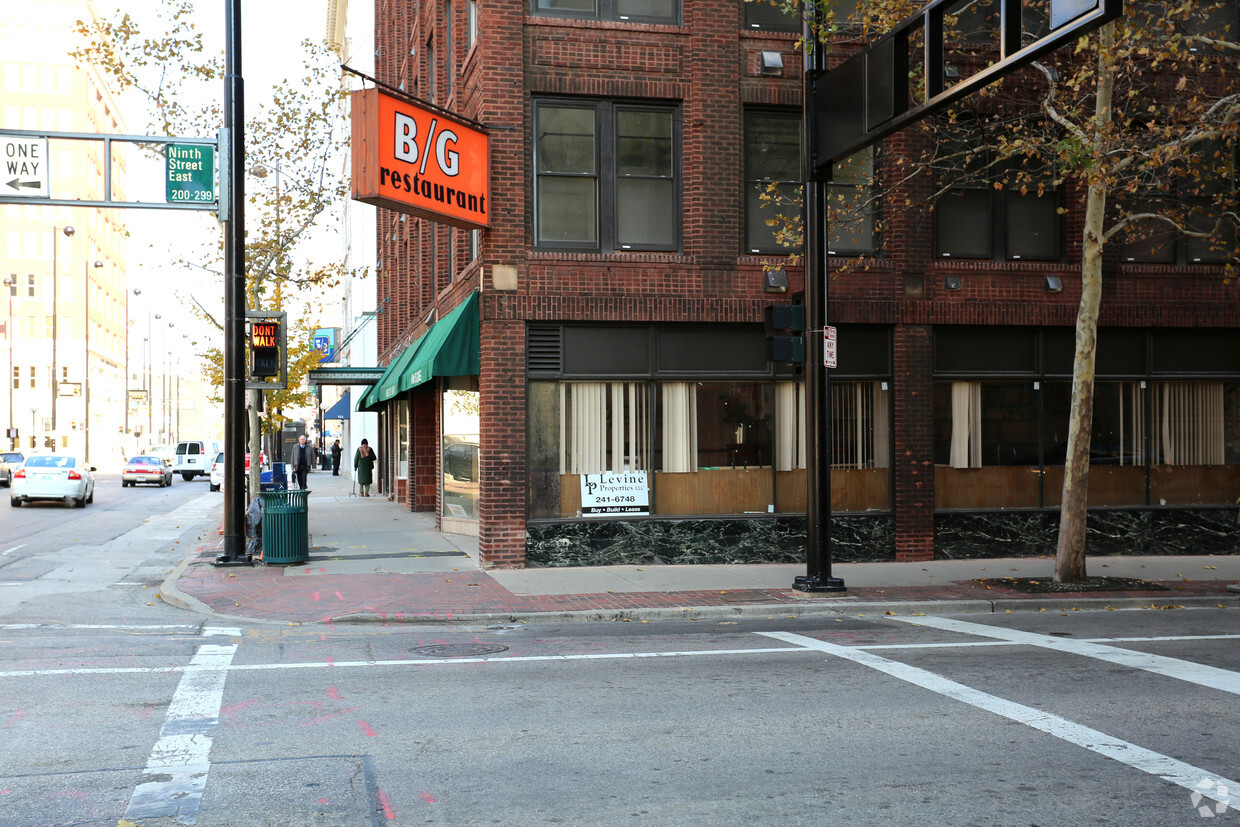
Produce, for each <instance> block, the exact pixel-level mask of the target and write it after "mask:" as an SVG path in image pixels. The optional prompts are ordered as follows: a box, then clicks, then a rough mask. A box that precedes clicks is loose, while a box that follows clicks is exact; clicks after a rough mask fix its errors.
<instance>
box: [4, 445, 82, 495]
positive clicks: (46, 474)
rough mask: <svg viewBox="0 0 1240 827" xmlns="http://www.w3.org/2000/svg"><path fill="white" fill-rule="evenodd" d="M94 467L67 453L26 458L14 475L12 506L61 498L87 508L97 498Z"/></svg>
mask: <svg viewBox="0 0 1240 827" xmlns="http://www.w3.org/2000/svg"><path fill="white" fill-rule="evenodd" d="M94 472H95V466H93V465H87V464H86V463H84V462H83V461H82V460H80V459H78V458H77V457H74V456H70V455H68V454H39V455H36V456H33V457H26V461H25V462H24V463H23V464H22V467H21V468H20V469H18V471H17V472H16V473H15V474H13V485H12V486H11V487H10V488H9V505H11V506H13V507H14V508H18V507H20V506H21V505H22V503H28V502H32V501H34V500H60V501H62V502H63V503H64V504H65V505H74V506H77V507H78V508H85V507H86V504H87V503H92V502H94V501H95V476H94Z"/></svg>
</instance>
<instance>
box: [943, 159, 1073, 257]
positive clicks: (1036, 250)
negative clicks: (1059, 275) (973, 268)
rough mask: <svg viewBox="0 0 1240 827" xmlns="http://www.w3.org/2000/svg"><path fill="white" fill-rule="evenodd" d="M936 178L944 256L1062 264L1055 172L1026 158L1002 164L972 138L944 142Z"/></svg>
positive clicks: (1060, 224) (1060, 226)
mask: <svg viewBox="0 0 1240 827" xmlns="http://www.w3.org/2000/svg"><path fill="white" fill-rule="evenodd" d="M935 166H936V171H935V176H936V179H937V182H938V187H939V188H940V189H945V190H946V192H945V194H944V195H942V196H941V197H940V198H939V200H938V201H937V202H936V203H935V206H934V209H935V216H934V223H935V243H936V247H937V250H938V254H939V255H940V256H943V257H944V258H982V259H991V258H993V259H1009V260H1013V261H1020V260H1033V261H1056V260H1059V259H1060V258H1062V256H1063V241H1062V239H1063V231H1062V229H1063V228H1062V225H1063V221H1062V218H1061V216H1060V214H1059V193H1058V192H1057V190H1056V182H1055V170H1054V167H1053V166H1051V165H1049V164H1043V163H1040V162H1038V161H1037V160H1036V159H1033V158H1027V157H1025V156H1019V157H1013V158H1009V159H1007V160H1006V161H1000V160H997V159H996V158H995V157H994V155H993V154H992V153H991V151H990V150H989V149H988V148H987V147H984V146H983V147H976V146H972V145H970V143H969V141H968V140H967V136H962V139H959V140H957V139H951V138H949V139H948V140H945V141H944V142H943V149H942V151H941V153H940V155H939V158H938V160H937V161H936V164H935Z"/></svg>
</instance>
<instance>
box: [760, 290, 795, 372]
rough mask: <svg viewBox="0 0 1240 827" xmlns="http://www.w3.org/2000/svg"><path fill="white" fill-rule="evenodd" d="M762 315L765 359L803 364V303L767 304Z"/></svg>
mask: <svg viewBox="0 0 1240 827" xmlns="http://www.w3.org/2000/svg"><path fill="white" fill-rule="evenodd" d="M762 315H763V322H764V323H765V326H766V358H767V361H769V362H787V363H789V364H793V365H803V364H805V335H804V334H805V305H803V304H768V305H767V306H766V307H765V308H764V309H763V313H762Z"/></svg>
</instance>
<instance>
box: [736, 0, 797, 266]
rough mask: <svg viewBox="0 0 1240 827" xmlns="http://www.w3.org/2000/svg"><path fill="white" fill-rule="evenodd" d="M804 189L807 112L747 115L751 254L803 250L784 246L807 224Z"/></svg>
mask: <svg viewBox="0 0 1240 827" xmlns="http://www.w3.org/2000/svg"><path fill="white" fill-rule="evenodd" d="M747 5H752V4H747ZM800 189H801V113H800V112H769V111H768V112H760V111H758V112H753V111H751V112H746V113H745V249H746V250H748V251H749V252H751V253H789V252H793V251H794V250H799V249H800V248H801V245H800V244H787V243H784V242H785V240H789V239H787V236H786V235H785V234H786V233H787V231H788V230H789V229H790V228H793V227H796V226H799V225H800V223H801V215H802V209H801V192H800ZM768 221H771V222H773V223H772V224H770V225H768V224H767V222H768Z"/></svg>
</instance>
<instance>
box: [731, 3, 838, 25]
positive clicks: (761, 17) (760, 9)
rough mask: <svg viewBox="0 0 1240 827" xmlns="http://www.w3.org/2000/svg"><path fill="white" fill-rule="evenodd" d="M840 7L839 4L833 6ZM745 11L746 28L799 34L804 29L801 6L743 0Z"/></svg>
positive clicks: (742, 4)
mask: <svg viewBox="0 0 1240 827" xmlns="http://www.w3.org/2000/svg"><path fill="white" fill-rule="evenodd" d="M832 5H833V6H834V5H838V4H832ZM741 6H742V7H743V8H744V9H745V28H747V29H764V30H766V31H769V32H799V31H801V29H802V28H803V25H804V24H803V22H802V20H801V11H800V4H787V3H784V2H782V0H741Z"/></svg>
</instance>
